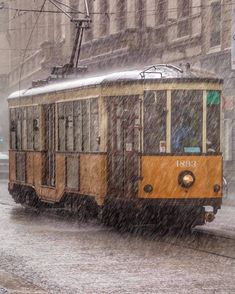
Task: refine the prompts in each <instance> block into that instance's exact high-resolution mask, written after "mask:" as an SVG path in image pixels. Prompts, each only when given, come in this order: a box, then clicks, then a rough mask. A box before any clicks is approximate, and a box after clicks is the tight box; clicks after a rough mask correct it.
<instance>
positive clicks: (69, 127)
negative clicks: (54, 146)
mask: <svg viewBox="0 0 235 294" xmlns="http://www.w3.org/2000/svg"><path fill="white" fill-rule="evenodd" d="M58 126H59V132H58V133H59V138H58V150H59V151H69V152H73V151H77V152H82V151H83V152H97V151H98V150H99V143H98V135H99V111H98V99H90V100H82V101H74V102H65V103H60V104H58Z"/></svg>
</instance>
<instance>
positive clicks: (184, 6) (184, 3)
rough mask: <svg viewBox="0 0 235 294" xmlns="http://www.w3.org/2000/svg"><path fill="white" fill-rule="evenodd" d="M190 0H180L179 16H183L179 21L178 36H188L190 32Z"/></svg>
mask: <svg viewBox="0 0 235 294" xmlns="http://www.w3.org/2000/svg"><path fill="white" fill-rule="evenodd" d="M189 16H190V0H178V18H179V19H180V18H183V20H180V21H179V23H178V31H177V36H178V38H181V37H184V36H188V35H189V34H190V21H189Z"/></svg>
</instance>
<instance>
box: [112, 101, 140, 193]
mask: <svg viewBox="0 0 235 294" xmlns="http://www.w3.org/2000/svg"><path fill="white" fill-rule="evenodd" d="M107 105H108V146H107V152H108V196H109V197H118V198H124V197H125V198H128V199H131V198H135V197H136V196H137V192H138V151H139V137H140V136H139V132H140V129H139V123H140V119H139V116H140V115H139V113H140V111H139V109H140V102H139V97H138V96H128V97H111V98H108V101H107Z"/></svg>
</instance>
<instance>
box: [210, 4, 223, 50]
mask: <svg viewBox="0 0 235 294" xmlns="http://www.w3.org/2000/svg"><path fill="white" fill-rule="evenodd" d="M220 26H221V5H220V2H213V3H211V23H210V29H211V35H210V47H215V46H219V45H220V37H221V27H220Z"/></svg>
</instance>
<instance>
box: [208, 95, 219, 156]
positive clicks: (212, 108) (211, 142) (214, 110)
mask: <svg viewBox="0 0 235 294" xmlns="http://www.w3.org/2000/svg"><path fill="white" fill-rule="evenodd" d="M207 152H220V92H219V91H208V92H207Z"/></svg>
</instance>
